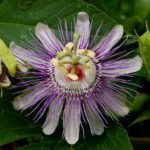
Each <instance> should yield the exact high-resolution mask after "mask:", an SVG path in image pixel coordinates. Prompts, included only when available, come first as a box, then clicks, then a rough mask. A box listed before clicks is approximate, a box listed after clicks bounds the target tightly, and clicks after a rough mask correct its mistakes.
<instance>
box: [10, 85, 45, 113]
mask: <svg viewBox="0 0 150 150" xmlns="http://www.w3.org/2000/svg"><path fill="white" fill-rule="evenodd" d="M46 89H47V88H40V87H39V88H36V89H32V90H29V91H27V92H24V93H22V94H20V95H19V96H17V97H16V98H15V100H14V101H13V106H14V108H15V109H17V110H20V109H26V108H27V107H29V106H31V105H34V104H35V103H37V102H38V101H39V100H40V99H41V98H42V97H44V96H45V94H44V95H43V94H42V93H43V92H44V91H45V90H46ZM33 100H35V101H34V103H32V102H33Z"/></svg>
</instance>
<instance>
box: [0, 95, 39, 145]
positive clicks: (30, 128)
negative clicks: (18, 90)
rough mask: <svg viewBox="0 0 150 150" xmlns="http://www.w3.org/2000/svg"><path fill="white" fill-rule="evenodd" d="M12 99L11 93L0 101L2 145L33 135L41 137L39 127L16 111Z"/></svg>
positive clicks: (0, 143)
mask: <svg viewBox="0 0 150 150" xmlns="http://www.w3.org/2000/svg"><path fill="white" fill-rule="evenodd" d="M8 97H9V98H8ZM11 98H12V96H11V95H10V94H9V93H4V96H3V100H0V101H1V102H0V133H1V134H0V145H4V144H7V143H10V142H13V141H16V140H19V139H23V138H26V137H29V136H33V135H36V136H37V135H39V136H41V128H40V127H39V125H34V124H33V122H32V121H30V119H29V118H28V119H27V118H25V116H23V115H21V114H20V113H19V112H17V111H15V110H14V108H13V107H12V104H11V102H10V99H11Z"/></svg>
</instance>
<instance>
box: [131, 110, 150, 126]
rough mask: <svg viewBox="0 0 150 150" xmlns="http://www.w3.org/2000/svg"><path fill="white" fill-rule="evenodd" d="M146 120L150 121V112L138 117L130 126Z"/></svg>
mask: <svg viewBox="0 0 150 150" xmlns="http://www.w3.org/2000/svg"><path fill="white" fill-rule="evenodd" d="M146 120H150V110H147V111H144V112H143V113H142V114H141V115H140V116H138V117H137V118H136V119H135V120H134V121H133V122H132V123H131V124H130V126H132V125H134V124H136V123H139V122H143V121H146Z"/></svg>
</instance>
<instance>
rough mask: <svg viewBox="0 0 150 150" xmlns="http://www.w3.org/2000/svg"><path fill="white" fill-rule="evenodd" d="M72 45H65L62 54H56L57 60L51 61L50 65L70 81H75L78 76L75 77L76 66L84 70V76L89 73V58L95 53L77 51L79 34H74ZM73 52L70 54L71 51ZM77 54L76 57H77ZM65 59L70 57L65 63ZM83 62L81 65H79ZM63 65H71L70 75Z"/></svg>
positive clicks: (70, 43)
mask: <svg viewBox="0 0 150 150" xmlns="http://www.w3.org/2000/svg"><path fill="white" fill-rule="evenodd" d="M73 37H74V40H73V43H72V42H69V43H67V44H66V46H65V47H64V49H63V51H62V52H57V58H53V59H51V63H52V64H53V65H54V66H55V67H56V68H57V69H58V70H59V71H60V72H61V73H63V74H64V75H66V76H67V77H69V78H70V79H72V80H74V81H76V80H78V76H77V75H76V67H77V66H78V65H80V66H83V67H84V68H85V74H89V73H90V72H91V67H92V66H91V63H89V61H90V58H93V57H94V56H95V53H94V52H93V51H91V50H88V49H77V45H78V41H79V39H80V37H81V36H80V34H79V33H74V36H73ZM73 48H74V51H73V52H72V49H73ZM77 54H78V55H77ZM66 57H70V61H66ZM81 62H83V63H81ZM65 64H71V65H72V70H71V73H68V71H67V69H66V67H65V66H64V65H65Z"/></svg>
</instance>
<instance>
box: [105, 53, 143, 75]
mask: <svg viewBox="0 0 150 150" xmlns="http://www.w3.org/2000/svg"><path fill="white" fill-rule="evenodd" d="M105 66H106V70H102V72H104V73H108V75H107V76H111V77H115V76H119V75H124V74H129V73H133V72H136V71H139V70H140V69H141V67H142V59H141V58H140V57H139V56H138V55H137V56H136V57H134V58H131V59H123V60H119V61H116V62H113V63H112V66H111V64H109V66H107V64H106V65H105ZM107 69H108V70H107ZM109 73H110V74H109Z"/></svg>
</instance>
